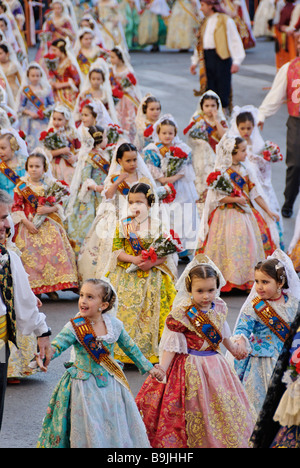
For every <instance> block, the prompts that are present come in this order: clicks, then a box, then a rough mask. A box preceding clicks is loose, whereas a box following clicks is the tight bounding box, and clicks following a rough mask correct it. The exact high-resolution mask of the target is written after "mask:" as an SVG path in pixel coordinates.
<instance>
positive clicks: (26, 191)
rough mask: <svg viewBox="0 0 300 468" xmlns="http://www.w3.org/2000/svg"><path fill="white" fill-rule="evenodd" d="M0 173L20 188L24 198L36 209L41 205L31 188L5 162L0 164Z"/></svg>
mask: <svg viewBox="0 0 300 468" xmlns="http://www.w3.org/2000/svg"><path fill="white" fill-rule="evenodd" d="M0 171H1V172H2V174H3V175H5V177H7V178H8V179H9V180H10V181H11V182H12V183H13V184H15V185H17V186H18V189H19V191H20V192H21V194H22V195H23V197H24V198H25V199H26V200H27V201H28V202H29V203H30V205H31V206H32V207H34V208H36V207H37V205H38V203H39V201H38V197H37V195H36V194H35V193H34V191H33V190H31V188H30V187H27V185H26V184H25V182H23V181H22V179H21V177H20V176H18V174H16V173H15V172H14V171H13V170H12V169H11V168H10V167H8V165H7V164H6V163H5V162H4V161H1V162H0Z"/></svg>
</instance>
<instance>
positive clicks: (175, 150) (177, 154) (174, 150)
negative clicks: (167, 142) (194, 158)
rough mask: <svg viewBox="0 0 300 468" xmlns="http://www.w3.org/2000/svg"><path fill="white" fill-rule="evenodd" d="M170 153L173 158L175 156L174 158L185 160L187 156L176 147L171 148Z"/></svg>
mask: <svg viewBox="0 0 300 468" xmlns="http://www.w3.org/2000/svg"><path fill="white" fill-rule="evenodd" d="M170 151H171V153H173V156H175V157H176V158H181V159H185V158H187V156H188V155H187V154H186V153H185V152H184V151H182V150H181V149H180V148H178V146H171V147H170Z"/></svg>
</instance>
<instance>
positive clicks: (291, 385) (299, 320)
mask: <svg viewBox="0 0 300 468" xmlns="http://www.w3.org/2000/svg"><path fill="white" fill-rule="evenodd" d="M299 358H300V307H298V312H297V315H296V317H295V319H294V321H293V323H292V324H291V327H290V331H289V334H288V337H287V339H286V341H285V343H284V347H283V348H282V351H281V353H280V355H279V358H278V360H277V363H276V366H275V368H274V372H273V374H272V379H271V381H270V383H269V387H268V391H267V395H266V398H265V401H264V404H263V407H262V409H261V412H260V414H259V418H258V420H257V421H256V425H255V428H254V431H253V434H252V436H251V442H252V444H253V448H300V430H299V429H300V420H299V417H300V404H299V391H300V389H299V384H300V377H299V375H300V369H299Z"/></svg>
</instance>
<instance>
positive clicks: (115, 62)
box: [110, 51, 122, 65]
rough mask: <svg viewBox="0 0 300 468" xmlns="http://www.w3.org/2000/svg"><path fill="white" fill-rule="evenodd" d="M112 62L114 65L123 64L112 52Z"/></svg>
mask: <svg viewBox="0 0 300 468" xmlns="http://www.w3.org/2000/svg"><path fill="white" fill-rule="evenodd" d="M110 62H111V64H112V65H119V64H120V63H122V60H120V59H119V57H118V56H117V54H116V53H115V52H113V51H111V52H110Z"/></svg>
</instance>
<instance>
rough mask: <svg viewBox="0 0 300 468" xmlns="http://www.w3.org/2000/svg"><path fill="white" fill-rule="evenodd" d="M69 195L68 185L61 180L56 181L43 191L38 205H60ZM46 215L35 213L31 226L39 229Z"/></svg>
mask: <svg viewBox="0 0 300 468" xmlns="http://www.w3.org/2000/svg"><path fill="white" fill-rule="evenodd" d="M69 195H70V190H69V186H68V184H66V182H64V181H62V180H60V181H59V180H57V181H55V183H54V184H53V185H52V186H51V187H48V188H47V189H46V190H45V193H44V196H43V197H39V205H46V206H53V205H56V204H57V203H61V202H63V201H64V200H66V198H67V197H68V196H69ZM47 216H48V215H47V214H38V213H36V214H35V215H34V218H33V224H34V225H35V227H36V228H37V229H39V228H40V227H41V225H42V224H43V222H44V220H45V219H46V218H47Z"/></svg>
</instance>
